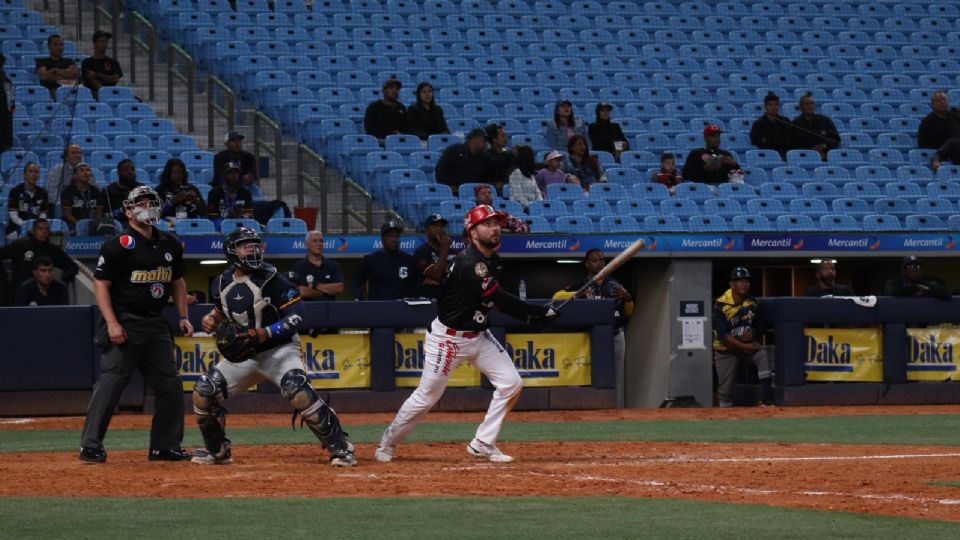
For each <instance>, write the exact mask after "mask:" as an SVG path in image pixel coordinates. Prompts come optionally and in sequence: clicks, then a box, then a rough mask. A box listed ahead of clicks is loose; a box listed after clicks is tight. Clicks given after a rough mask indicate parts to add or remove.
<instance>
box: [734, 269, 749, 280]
mask: <svg viewBox="0 0 960 540" xmlns="http://www.w3.org/2000/svg"><path fill="white" fill-rule="evenodd" d="M738 279H750V271H749V270H747V269H746V268H744V267H742V266H738V267H736V268H734V269H733V270H732V271H731V272H730V281H736V280H738Z"/></svg>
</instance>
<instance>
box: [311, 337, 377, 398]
mask: <svg viewBox="0 0 960 540" xmlns="http://www.w3.org/2000/svg"><path fill="white" fill-rule="evenodd" d="M300 342H301V344H302V346H303V357H304V365H305V366H306V370H307V376H308V377H310V384H311V385H312V386H313V387H314V388H317V389H326V390H329V389H334V388H370V334H320V335H319V336H317V337H310V336H300Z"/></svg>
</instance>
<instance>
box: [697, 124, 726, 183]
mask: <svg viewBox="0 0 960 540" xmlns="http://www.w3.org/2000/svg"><path fill="white" fill-rule="evenodd" d="M721 134H723V130H722V129H720V126H718V125H716V124H710V125H709V126H707V127H705V128H703V142H704V148H697V149H696V150H691V151H690V153H689V154H687V161H686V163H684V164H683V178H684V180H689V181H691V182H703V183H705V184H723V183H725V182H727V181H728V180H729V178H730V173H732V172H734V171H738V170H739V169H740V165H739V164H738V163H737V160H735V159H733V154H731V153H730V152H727V151H726V150H722V149H720V135H721Z"/></svg>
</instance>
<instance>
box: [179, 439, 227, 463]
mask: <svg viewBox="0 0 960 540" xmlns="http://www.w3.org/2000/svg"><path fill="white" fill-rule="evenodd" d="M190 461H192V462H194V463H198V464H200V465H229V464H231V463H233V457H232V456H231V453H230V445H228V444H227V443H223V446H222V447H221V448H220V451H219V452H218V453H216V454H213V453H211V452H210V451H209V450H207V449H206V448H201V449H199V450H197V452H196V453H195V454H193V458H192V459H191V460H190Z"/></svg>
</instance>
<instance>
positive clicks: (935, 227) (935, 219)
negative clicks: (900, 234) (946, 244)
mask: <svg viewBox="0 0 960 540" xmlns="http://www.w3.org/2000/svg"><path fill="white" fill-rule="evenodd" d="M904 225H905V226H906V228H907V230H909V231H945V230H947V224H946V223H944V222H943V220H942V219H941V218H940V217H939V216H935V215H917V214H914V215H909V216H907V217H906V221H905V222H904Z"/></svg>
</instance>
